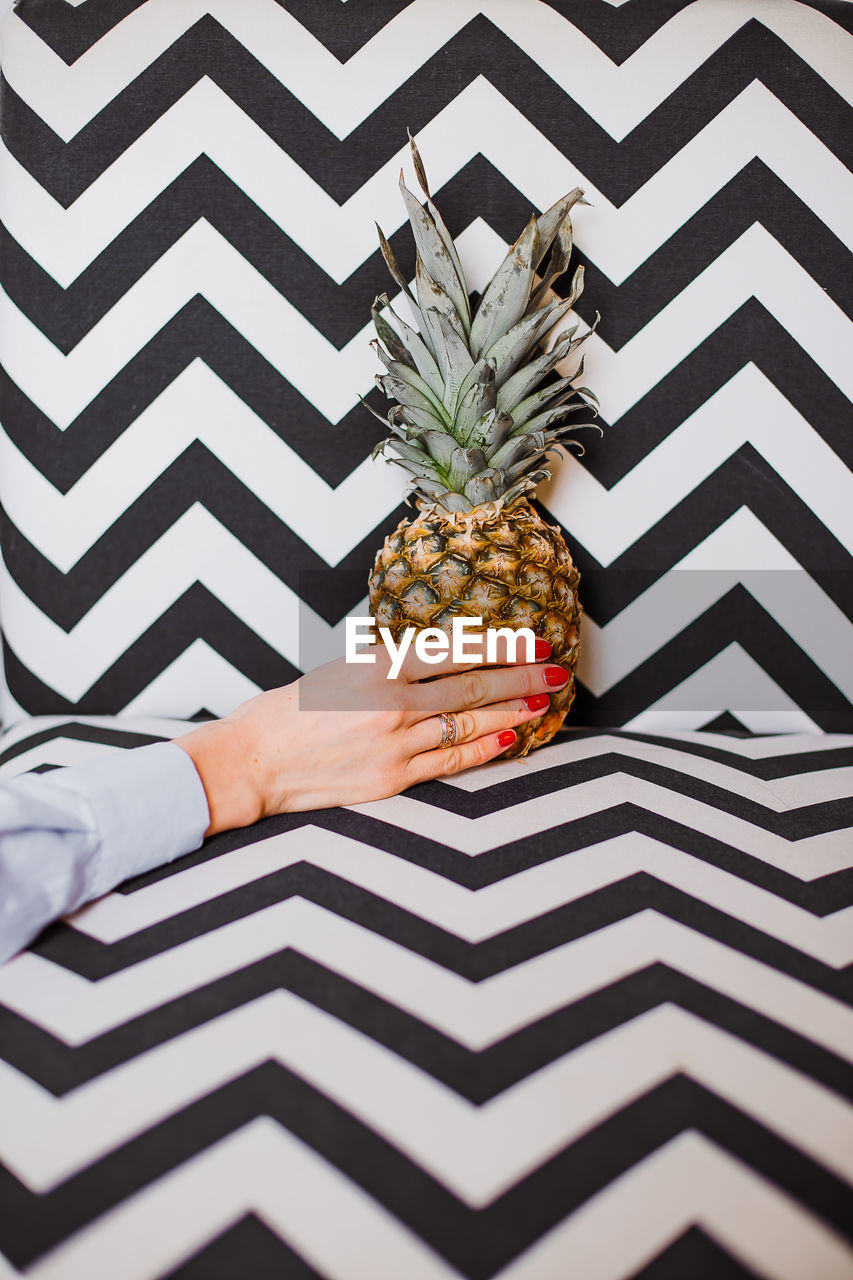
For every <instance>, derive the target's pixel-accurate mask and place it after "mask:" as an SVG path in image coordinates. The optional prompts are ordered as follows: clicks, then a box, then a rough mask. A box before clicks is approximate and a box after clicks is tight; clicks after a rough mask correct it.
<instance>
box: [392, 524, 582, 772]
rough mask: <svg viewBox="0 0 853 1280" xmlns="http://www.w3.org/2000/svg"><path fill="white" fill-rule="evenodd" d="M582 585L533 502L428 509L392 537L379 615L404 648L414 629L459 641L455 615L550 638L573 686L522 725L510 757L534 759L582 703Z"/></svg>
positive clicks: (562, 544) (558, 693) (557, 531)
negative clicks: (577, 676)
mask: <svg viewBox="0 0 853 1280" xmlns="http://www.w3.org/2000/svg"><path fill="white" fill-rule="evenodd" d="M579 582H580V574H579V573H578V570H577V569H576V568H575V565H574V564H573V562H572V558H571V555H570V554H569V549H568V547H567V546H566V543H565V539H564V538H563V535H562V533H561V531H560V529H559V528H557V527H556V526H554V525H550V524H548V523H546V521H545V520H543V519H542V517H541V516H540V515H539V514H538V512H537V511H536V510H535V509H534V508H533V507H531V505H530V503H529V502H527V500H526V499H522V500H521V501H519V502H517V503H515V504H513V506H512V507H510V508H509V509H506V508H498V507H496V506H495V504H492V503H490V504H487V506H485V507H477V508H475V509H474V510H473V511H471V512H468V513H465V514H457V515H456V516H451V515H449V514H448V513H447V512H445V511H444V510H443V509H441V508H439V507H428V508H423V509H421V510H420V512H419V514H418V515H417V516H416V517H415V518H414V519H411V520H403V521H402V522H401V523H400V524H399V525H398V526H397V528H396V529H395V531H394V532H393V533H391V534H389V536H388V537H387V538H386V539H385V544H384V546H383V547H382V549H381V550H380V551H379V553H378V554H377V556H376V561H375V563H374V566H373V572H372V574H371V577H370V612H371V616H372V617H375V619H376V623H377V625H378V626H385V627H388V629H389V631H390V632H391V635H392V636H393V638H394V642H395V643H398V642H399V638H400V635H401V633H402V632H403V631H404V630H405V628H406V627H409V626H414V627H417V628H419V629H423V628H424V627H439V628H440V629H441V630H442V631H445V632H446V633H447V634H448V635H450V628H451V625H452V621H453V618H454V616H463V617H479V618H482V619H483V626H484V627H513V628H514V629H516V630H517V629H518V628H519V627H530V628H531V629H532V630H533V631H534V632H535V634H536V635H537V636H541V637H542V638H543V639H545V640H548V641H550V643H551V646H552V660H553V661H554V662H555V663H558V664H559V665H560V666H562V667H565V668H566V669H567V671H568V672H569V679H568V682H567V683H566V685H564V687H563V688H562V689H558V690H555V691H553V692H551V706H550V708H549V709H548V711H546V712H545V714H544V715H543V716H541V717H539V718H538V719H536V720H532V721H528V722H527V723H525V724H522V725H519V726H517V727H516V733H517V735H518V738H517V741H516V742H515V744H514V745H513V746H512V747H511V748H510V749H509V750H508V751H507V752H505V755H507V756H525V755H527V753H528V752H529V751H531V750H533V749H534V748H535V747H541V746H544V745H545V743H546V742H550V740H551V739H552V738H553V736H554V734H555V733H556V732H557V730H558V729H559V727H560V725H561V724H562V723H563V721H564V720H565V718H566V714H567V712H568V710H569V707H570V706H571V703H572V700H573V698H574V692H575V687H574V685H575V682H574V672H575V665H576V663H577V659H578V652H579V645H580V634H579V633H580V618H581V606H580V602H579V600H578V585H579ZM549 692H550V691H549ZM451 709H452V708H448V710H451Z"/></svg>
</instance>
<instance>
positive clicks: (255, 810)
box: [175, 720, 264, 836]
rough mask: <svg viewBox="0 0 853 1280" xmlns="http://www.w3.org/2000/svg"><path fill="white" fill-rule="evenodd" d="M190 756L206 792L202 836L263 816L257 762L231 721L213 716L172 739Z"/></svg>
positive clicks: (261, 791)
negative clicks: (205, 823) (206, 817)
mask: <svg viewBox="0 0 853 1280" xmlns="http://www.w3.org/2000/svg"><path fill="white" fill-rule="evenodd" d="M175 745H176V746H178V747H180V748H181V749H182V750H183V751H185V752H186V753H187V755H188V756H189V757H190V759H191V760H192V762H193V764H194V765H195V767H196V772H197V773H198V776H199V778H200V779H201V783H202V786H203V787H204V793H205V795H206V796H207V807H208V811H209V814H210V825H209V826H208V828H207V831H206V832H205V836H212V835H216V833H217V832H219V831H230V830H232V829H233V828H235V827H248V826H251V824H252V823H253V822H257V821H258V819H259V818H262V817H263V816H264V804H263V789H262V786H261V780H260V776H259V766H260V762H259V760H258V759H257V757H253V756H252V753H251V751H249V750H247V748H246V745H245V743H244V742H243V741H242V739H241V736H240V734H239V732H238V731H237V729H236V727H235V725H234V724H233V723H231V722H229V721H228V720H214V721H211V723H209V724H203V725H199V727H198V728H197V729H193V730H192V731H191V732H190V733H188V734H185V735H184V736H183V737H181V738H176V739H175Z"/></svg>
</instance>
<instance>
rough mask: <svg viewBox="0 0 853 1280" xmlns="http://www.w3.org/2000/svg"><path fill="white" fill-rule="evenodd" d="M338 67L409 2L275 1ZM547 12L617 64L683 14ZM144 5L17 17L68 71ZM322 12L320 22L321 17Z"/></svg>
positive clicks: (594, 9) (852, 22) (664, 2)
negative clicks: (344, 6)
mask: <svg viewBox="0 0 853 1280" xmlns="http://www.w3.org/2000/svg"><path fill="white" fill-rule="evenodd" d="M276 2H277V3H278V4H281V5H282V7H283V8H285V9H286V10H287V11H288V12H289V13H291V14H292V15H293V17H295V18H296V19H297V20H298V21H299V23H300V24H301V25H302V26H303V27H305V29H306V30H307V31H310V32H311V34H312V35H313V36H314V38H315V39H316V40H319V41H320V43H321V44H323V45H324V46H325V48H327V49H328V50H329V52H330V53H333V54H334V55H335V57H336V58H337V59H338V60H339V61H340V62H347V61H348V60H349V59H350V58H351V57H353V55H354V54H356V53H357V52H358V51H359V49H361V48H363V47H364V45H365V44H367V43H368V41H370V40H372V39H373V37H374V36H375V35H376V34H377V33H378V32H379V31H381V30H382V28H383V27H384V26H387V24H388V23H389V22H390V21H391V20H392V19H393V18H394V17H395V16H396V15H397V14H398V13H400V12H402V10H403V9H405V8H407V7H408V5H409V4H410V3H411V0H362V3H361V5H360V7H359V14H358V18H359V21H358V23H355V22H353V19H352V16H351V15H350V14H349V13H348V12H346V11H345V10H341V12H340V13H336V12H335V10H334V9H325V8H324V9H323V10H321V11H318V9H317V6H316V4H315V0H276ZM545 2H546V4H548V5H549V6H550V7H551V8H552V9H555V10H556V11H557V13H559V14H560V15H561V16H562V17H564V18H567V19H568V20H569V21H570V22H571V23H572V25H573V26H575V27H577V29H578V30H579V31H582V32H583V33H584V35H586V36H588V37H589V39H591V40H593V41H594V42H595V43H596V44H597V45H598V46H599V48H600V49H601V50H602V52H604V53H606V54H607V56H608V57H609V58H611V59H612V60H613V61H614V62H616V63H618V64H621V63H622V62H624V61H625V59H626V58H628V57H630V55H631V54H632V53H635V52H636V51H637V49H638V48H640V46H641V45H643V44H645V43H646V41H647V40H649V39H650V38H651V37H652V36H653V35H654V34H655V32H656V31H659V30H660V28H661V27H663V26H664V25H665V24H666V23H667V22H669V20H670V19H671V18H672V17H674V16H675V15H676V14H677V13H679V12H680V10H682V9H683V8H684V0H657V3H656V4H655V5H653V6H646V7H645V8H643V7H642V6H641V5H639V4H638V3H634V4H629V5H628V6H626V7H623V8H622V9H621V10H615V11H614V9H613V6H612V5H611V4H608V3H607V2H606V0H585V3H584V5H583V7H579V6H578V5H577V4H570V5H567V4H566V0H545ZM143 3H144V0H111V3H110V6H109V8H108V9H107V8H100V9H98V8H96V7H95V6H93V5H84V6H82V7H80V8H77V9H72V8H69V7H68V6H66V5H63V6H50V5H39V6H35V5H29V6H27V7H26V8H25V9H24V10H23V11H22V13H21V15H20V16H21V17H22V18H23V20H24V22H26V23H27V25H28V26H29V27H30V28H31V29H32V30H33V31H35V33H36V35H38V36H39V38H40V39H42V40H44V41H45V43H46V44H49V45H50V47H51V48H52V49H53V51H54V53H57V54H59V56H60V57H61V58H62V59H63V61H64V62H66V63H68V64H69V65H70V64H71V63H72V62H76V60H77V59H78V58H79V57H81V56H82V54H84V53H85V52H86V51H87V50H88V49H90V48H91V47H92V45H93V44H95V43H96V42H97V41H98V40H100V39H101V38H102V37H103V36H104V35H105V34H106V33H107V32H108V31H111V30H112V29H113V28H114V27H116V26H117V25H118V24H119V22H121V21H122V20H123V19H124V18H125V17H127V15H128V14H129V13H132V12H133V10H134V9H138V8H139V7H140V6H141V4H143ZM807 3H808V4H809V7H810V8H812V9H817V10H818V12H820V13H825V14H826V15H827V16H828V17H830V18H832V19H833V21H835V22H837V23H838V24H839V25H840V26H842V27H843V26H845V25H846V27H847V29H848V30H853V16H852V15H851V14H850V10H849V7H848V6H847V4H846V2H845V0H807ZM321 12H322V20H320V14H321Z"/></svg>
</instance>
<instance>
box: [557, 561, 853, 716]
mask: <svg viewBox="0 0 853 1280" xmlns="http://www.w3.org/2000/svg"><path fill="white" fill-rule="evenodd" d="M732 642H736V643H737V644H739V645H740V646H741V647H742V648H743V649H744V651H745V652H746V653H748V654H749V655H750V656H751V657H753V658H754V659H755V661H756V662H757V664H758V665H759V666H760V667H762V668H763V670H764V671H766V673H767V674H768V675H769V676H770V678H771V679H772V680H775V682H776V683H777V684H778V685H779V687H780V688H781V689H782V691H783V692H784V693H786V694H787V695H788V697H789V698H790V699H791V702H792V703H793V704H794V705H795V706H797V707H799V708H800V709H801V710H802V711H804V712H805V713H806V714H807V715H809V716H810V717H811V718H812V719H813V720H814V722H815V723H816V724H817V725H818V726H819V727H820V729H821V730H823V731H824V732H828V733H831V732H839V733H843V732H844V730H845V728H846V727H847V726H848V725H849V723H850V704H849V702H848V700H847V698H846V697H845V696H844V694H843V693H842V692H841V690H840V689H839V688H838V687H837V686H836V685H835V684H833V683H832V681H831V680H830V679H829V677H828V676H827V675H826V673H825V672H824V671H822V670H821V668H820V667H818V665H817V663H816V662H815V661H814V660H813V659H812V658H811V657H810V656H809V655H808V654H806V653H805V651H804V650H803V649H801V648H800V647H799V645H798V644H797V643H796V642H795V641H794V640H792V639H791V637H790V636H789V635H787V633H786V632H784V631H783V629H782V627H780V626H779V624H778V623H777V622H776V621H775V620H774V619H773V618H772V617H770V615H769V614H768V613H766V612H765V610H764V609H763V608H762V607H761V605H759V604H758V602H757V601H756V600H755V599H754V597H753V596H751V595H750V594H749V592H747V591H746V590H745V588H743V587H742V586H740V585H737V586H735V587H733V588H732V589H731V591H729V592H727V593H726V595H725V596H723V597H721V598H720V599H719V600H717V601H716V602H715V603H714V604H713V605H711V607H710V608H709V609H707V610H706V611H705V613H703V614H702V615H701V617H699V618H696V619H695V620H694V621H693V622H691V623H689V624H688V625H687V626H686V627H685V628H684V629H683V630H682V631H680V632H679V633H678V634H677V635H676V636H673V638H672V639H671V640H670V641H668V642H667V643H666V644H665V645H663V646H662V647H661V648H660V649H659V650H658V651H657V652H656V653H654V654H652V655H651V657H649V658H647V659H646V660H645V661H644V662H642V663H640V665H639V666H637V667H635V668H634V670H633V671H631V672H629V673H628V675H626V676H625V677H623V679H622V680H620V681H619V682H618V683H617V684H616V685H614V686H613V687H612V688H610V689H608V691H607V692H606V693H604V694H602V695H601V697H595V695H593V694H592V693H590V691H589V690H588V689H586V688H585V687H584V686H583V685H582V684H580V683H579V684H578V686H577V697H576V700H575V705H574V708H573V711H572V715H573V717H574V719H575V720H576V721H577V723H578V724H623V723H625V722H626V721H628V720H630V719H632V718H633V717H634V716H637V715H639V714H640V712H641V711H643V710H644V709H645V708H646V707H648V706H650V705H651V704H652V703H654V702H656V701H658V699H660V698H662V697H663V696H664V694H665V693H668V692H669V690H671V689H674V688H675V687H676V686H677V685H679V684H680V683H681V682H682V681H683V680H686V679H687V677H688V676H690V675H692V674H693V673H694V672H695V671H698V670H699V669H700V668H701V667H703V666H704V665H705V664H706V663H707V662H709V661H710V660H711V658H713V657H715V656H716V654H718V653H720V652H722V650H723V649H725V648H726V646H727V645H729V644H730V643H732Z"/></svg>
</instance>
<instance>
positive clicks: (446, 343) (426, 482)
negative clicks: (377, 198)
mask: <svg viewBox="0 0 853 1280" xmlns="http://www.w3.org/2000/svg"><path fill="white" fill-rule="evenodd" d="M409 141H410V145H411V151H412V158H413V161H414V168H415V173H416V175H417V178H418V182H419V184H420V187H421V189H422V191H423V194H424V196H425V198H426V204H425V205H424V204H422V203H421V201H420V200H419V199H418V198H417V197H416V196H415V195H413V194H412V192H411V191H409V190H408V188H407V187H406V184H405V181H404V179H403V174H402V172H401V174H400V189H401V191H402V194H403V199H404V201H405V204H406V209H407V211H408V215H409V220H410V222H411V226H412V230H413V232H414V237H415V243H416V246H417V264H416V271H415V287H416V296H413V295H412V293H411V290H410V288H409V285H408V282H407V280H406V279H405V277H404V276H403V274H402V272H401V271H400V269H399V267H398V266H397V263H396V261H395V259H394V255H393V252H392V250H391V246H390V245H389V244H388V241H387V240H386V238H385V236H384V235H383V234H382V231H381V229H380V228H379V227H377V230H378V231H379V242H380V245H381V248H382V253H383V256H384V258H385V261H386V263H387V265H388V268H389V270H390V272H391V275H392V276H393V278H394V280H395V281H396V282H397V284H398V285H399V286H400V288H401V289H402V291H403V293H404V295H405V296H406V300H407V304H408V305H409V306H410V307H411V309H412V313H413V317H414V321H415V325H416V328H412V327H410V326H409V324H407V323H406V321H405V320H403V319H402V317H400V316H399V315H397V314H396V313H395V312H394V310H393V309H392V307H391V303H390V300H389V298H388V296H387V294H382V295H380V296H379V297H378V298H376V300H375V301H374V303H373V306H372V308H371V315H372V318H373V323H374V326H375V329H376V333H377V340H374V342H373V343H372V345H373V347H374V349H375V350H376V353H377V355H378V356H379V358H380V360H381V361H382V363H383V364H384V366H385V369H386V371H387V372H386V373H385V374H383V375H380V376H378V377H377V379H376V381H377V383H378V385H379V386H380V387H381V388H382V390H383V391H384V392H385V394H386V396H387V397H388V398H389V399H390V400H393V401H395V404H394V405H393V407H392V408H391V409H390V410H389V412H388V416H387V420H386V419H385V418H383V417H381V415H379V414H378V413H377V414H375V416H376V417H379V419H380V421H381V422H383V423H384V424H385V426H386V427H388V426H390V428H391V431H392V435H391V436H390V437H389V438H387V439H385V440H383V441H381V442H380V443H379V444H378V445H377V446H376V449H375V450H374V456H376V455H377V454H378V453H381V452H384V450H385V449H386V448H389V449H390V450H392V452H393V454H394V456H393V457H391V458H389V459H388V461H390V462H394V463H397V464H398V465H399V466H401V467H403V468H404V469H405V470H406V471H408V472H409V474H410V476H411V479H410V482H409V487H408V490H407V493H408V494H411V495H412V496H413V497H414V500H415V505H416V507H417V511H418V514H417V516H416V517H415V518H414V519H407V520H404V521H403V522H402V523H401V524H400V525H399V526H398V527H397V529H396V530H395V531H394V533H392V534H390V535H389V537H388V538H387V539H386V541H385V545H384V546H383V547H382V550H381V551H380V552H379V554H378V555H377V557H376V562H375V565H374V568H373V572H372V574H371V577H370V612H371V615H372V616H374V617H375V618H376V621H377V624H378V625H380V626H387V627H388V628H389V630H390V632H391V634H392V636H393V637H394V639H395V641H397V640H399V637H400V634H401V633H402V632H403V631H404V630H405V629H406V627H409V626H415V627H418V628H423V627H439V628H441V629H442V630H444V631H446V632H447V633H448V634H449V633H450V627H451V624H452V620H453V617H454V616H458V615H464V616H468V617H479V618H482V620H483V626H484V627H514V628H518V627H530V628H531V629H532V630H533V631H534V632H535V633H536V634H537V635H539V636H542V637H544V638H545V639H547V640H549V641H550V642H551V645H552V647H553V659H554V661H555V662H557V663H559V664H560V665H561V666H564V667H566V668H567V669H568V671H569V672H570V678H569V681H568V683H567V684H566V685H565V686H564V687H563V688H562V689H560V690H559V691H557V692H556V693H552V694H551V705H550V708H549V709H548V711H546V713H545V714H544V715H543V716H541V717H539V718H538V719H536V720H533V721H529V722H528V723H526V724H524V725H521V726H519V727H518V728H517V730H516V732H517V735H518V737H517V741H516V743H515V744H514V746H513V747H511V748H510V750H509V751H508V752H507V753H506V754H507V755H519V756H522V755H526V754H527V753H528V751H530V750H531V749H532V748H534V747H537V746H541V745H543V744H544V743H546V742H548V741H550V739H551V738H552V737H553V736H554V734H555V733H556V732H557V730H558V729H559V727H560V725H561V724H562V722H563V720H564V719H565V717H566V713H567V711H568V709H569V706H570V705H571V702H572V699H573V697H574V668H575V664H576V662H577V657H578V644H579V623H580V614H581V606H580V603H579V601H578V581H579V574H578V571H577V569H576V568H575V566H574V565H573V563H572V559H571V556H570V554H569V551H568V548H567V547H566V544H565V541H564V539H563V536H562V533H561V531H560V530H559V529H558V528H557V527H556V526H553V525H550V524H548V523H547V522H546V521H545V520H543V519H542V518H541V516H540V515H539V514H538V513H537V511H536V510H535V509H534V508H533V507H532V506H531V505H530V502H529V501H528V496H529V495H530V494H532V492H533V490H534V489H535V487H536V485H537V484H538V483H539V482H540V481H541V480H543V479H545V478H546V477H547V476H548V475H549V474H550V473H549V471H548V470H547V467H546V466H545V465H544V462H545V458H546V455H547V453H548V451H549V449H551V448H552V447H553V446H554V444H555V443H556V442H557V441H558V440H560V439H561V438H563V437H564V435H565V434H566V432H567V431H569V430H571V429H572V428H570V427H569V426H567V425H566V422H565V419H566V417H567V416H568V415H569V414H571V413H574V412H576V411H577V410H579V409H580V410H583V409H588V408H590V403H591V402H594V401H595V397H594V396H593V395H592V393H591V392H589V391H588V390H587V388H585V387H576V386H575V385H574V384H575V382H576V380H577V379H578V377H579V376H580V374H581V372H582V369H583V360H581V362H580V365H579V367H578V369H577V370H576V371H575V373H573V374H572V375H571V376H569V377H559V378H558V379H556V380H550V381H548V382H544V381H543V380H544V379H545V378H546V377H547V375H548V374H550V373H552V371H554V370H555V369H556V367H557V365H558V364H560V363H561V362H562V361H564V360H566V359H567V358H568V357H569V356H570V355H571V354H572V352H573V351H574V350H575V349H576V348H577V347H578V346H580V344H581V343H582V342H583V341H584V340H585V338H586V337H587V336H588V333H585V334H582V335H581V336H576V335H577V329H578V325H577V324H576V323H575V324H574V325H573V327H571V328H570V329H568V330H566V331H562V332H558V335H557V337H556V339H555V341H554V343H553V346H552V348H551V349H550V350H543V349H542V344H543V340H544V339H545V338H546V336H547V335H548V334H549V333H551V332H552V331H553V330H554V329H555V326H557V325H558V324H559V322H560V321H561V320H562V319H563V317H564V316H566V315H567V314H568V312H569V311H570V310H571V308H572V307H573V306H574V304H575V302H576V301H577V299H578V297H579V296H580V293H581V290H582V288H583V268H582V267H579V268H578V269H577V271H576V272H575V273H574V277H573V279H572V282H571V287H570V292H569V296H568V297H567V298H565V299H558V298H556V297H555V296H554V294H553V292H552V290H551V285H552V283H553V281H554V280H555V279H556V278H557V277H558V276H560V275H562V274H563V272H565V271H566V269H567V267H568V264H569V258H570V255H571V249H572V232H571V221H570V217H569V215H570V211H571V209H572V207H573V205H575V204H577V203H586V201H584V200H583V193H582V192H581V191H580V190H579V189H577V188H576V189H575V190H574V191H572V192H570V193H569V194H568V195H567V196H564V197H563V199H562V200H559V201H557V203H556V204H555V205H553V206H552V207H551V208H550V209H548V210H547V211H546V212H545V213H543V214H542V215H541V216H540V217H538V218H537V217H535V216H533V217H531V219H530V221H529V222H528V224H527V226H526V227H525V228H524V231H523V232H522V233H521V235H520V236H519V238H518V240H517V241H516V243H515V244H514V245H513V246H512V248H511V249H510V251H509V253H508V254H507V256H506V258H505V259H504V261H503V263H502V264H501V266H500V267H499V268H498V270H497V272H496V273H495V275H494V276H493V278H492V280H491V282H490V284H489V285H488V287H487V288H486V290H485V292H484V293H483V295H482V297H481V298H480V301H479V305H478V306H477V308H476V310H474V309H472V305H471V299H470V297H469V294H468V287H467V285H466V283H465V277H464V274H463V271H462V265H461V263H460V261H459V256H458V254H457V252H456V248H455V245H454V243H453V240H452V239H451V237H450V234H449V232H448V230H447V227H446V226H445V224H444V221H443V219H442V217H441V215H440V214H439V212H438V210H437V209H436V207H435V205H434V204H433V201H432V198H431V195H430V190H429V185H428V183H427V178H426V173H425V171H424V166H423V163H422V161H421V157H420V155H419V153H418V148H417V146H416V144H415V141H414V139H413V138H412V135H411V133H410V134H409ZM549 250H550V253H549ZM546 254H548V255H549V256H548V259H547V262H546V264H545V266H544V267H543V268H542V271H541V275H537V268H539V267H540V264H541V263H542V262H543V259H544V258H545V255H546ZM389 316H390V317H391V318H390V319H389V318H388V317H389ZM596 323H597V320H596ZM593 327H594V326H593ZM365 403H366V402H365ZM367 407H368V408H370V406H369V405H368V406H367ZM593 411H594V410H593ZM371 412H372V413H375V411H374V410H373V409H371ZM580 425H586V426H588V425H593V424H590V423H584V424H580ZM571 443H573V444H577V442H576V441H572V442H571ZM580 451H581V452H583V450H582V448H581V449H580Z"/></svg>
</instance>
